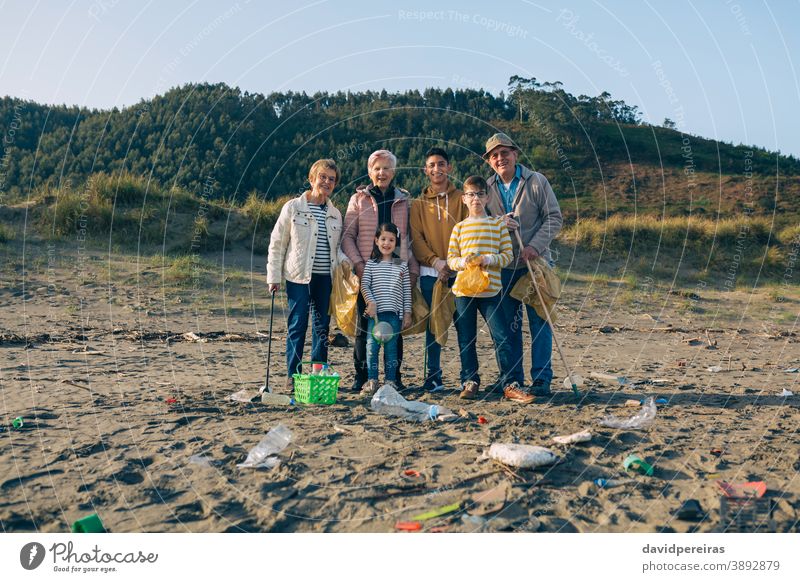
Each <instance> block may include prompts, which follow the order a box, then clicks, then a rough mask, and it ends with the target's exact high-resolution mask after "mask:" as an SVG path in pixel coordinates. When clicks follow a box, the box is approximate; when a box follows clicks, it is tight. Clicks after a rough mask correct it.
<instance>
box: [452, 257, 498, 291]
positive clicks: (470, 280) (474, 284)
mask: <svg viewBox="0 0 800 582" xmlns="http://www.w3.org/2000/svg"><path fill="white" fill-rule="evenodd" d="M488 288H489V273H487V272H486V271H484V270H483V269H482V268H481V267H480V265H477V264H475V263H469V264H468V265H467V268H466V269H464V270H463V271H460V272H459V273H458V275H457V276H456V282H455V284H454V285H453V293H457V294H459V295H463V296H465V297H475V296H476V295H480V294H481V293H483V292H484V291H486V290H487V289H488Z"/></svg>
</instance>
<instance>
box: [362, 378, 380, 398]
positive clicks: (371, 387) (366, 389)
mask: <svg viewBox="0 0 800 582" xmlns="http://www.w3.org/2000/svg"><path fill="white" fill-rule="evenodd" d="M377 391H378V381H377V380H367V381H366V383H365V384H364V386H362V387H361V393H360V394H361V396H364V397H366V398H372V395H373V394H375V393H376V392H377Z"/></svg>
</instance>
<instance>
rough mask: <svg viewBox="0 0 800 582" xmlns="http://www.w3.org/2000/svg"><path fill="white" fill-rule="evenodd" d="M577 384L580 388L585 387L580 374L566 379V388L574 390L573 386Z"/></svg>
mask: <svg viewBox="0 0 800 582" xmlns="http://www.w3.org/2000/svg"><path fill="white" fill-rule="evenodd" d="M573 384H575V386H577V387H578V388H582V387H583V377H582V376H581V375H580V374H572V375H571V376H567V377H566V378H564V388H566V389H567V390H572V385H573Z"/></svg>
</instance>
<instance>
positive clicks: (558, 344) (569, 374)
mask: <svg viewBox="0 0 800 582" xmlns="http://www.w3.org/2000/svg"><path fill="white" fill-rule="evenodd" d="M514 234H515V235H517V242H518V243H519V251H520V253H522V249H524V248H525V245H524V244H522V236H520V234H519V229H516V230H515V231H514ZM525 264H526V265H527V266H528V273H530V276H531V282H532V283H533V288H534V289H536V295H537V296H538V297H539V303H541V304H542V311H544V315H545V319H547V325H549V326H550V331H551V332H552V334H553V341H554V342H555V343H556V349H557V350H558V355H559V356H561V362H562V363H563V364H564V368H566V370H567V377H568V378H569V383H570V384H571V385H572V392H573V394H575V396H576V397H578V398H580V396H581V393H580V392H579V391H578V386H577V384H575V380H574V379H573V378H572V370H570V367H569V364H567V359H566V358H565V357H564V352H563V351H562V350H561V342H559V341H558V336H557V335H556V328H555V326H554V325H553V320H552V319H550V310H549V309H547V305H545V303H544V298H543V297H542V292H541V291H540V290H539V285H537V284H536V275H535V274H534V272H533V267H532V266H531V263H530V261H525Z"/></svg>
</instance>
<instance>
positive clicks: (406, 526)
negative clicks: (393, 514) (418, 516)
mask: <svg viewBox="0 0 800 582" xmlns="http://www.w3.org/2000/svg"><path fill="white" fill-rule="evenodd" d="M394 529H396V530H399V531H419V530H421V529H422V524H421V523H420V522H418V521H398V522H397V523H396V524H394Z"/></svg>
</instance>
